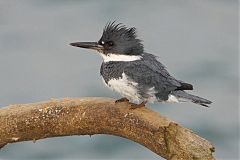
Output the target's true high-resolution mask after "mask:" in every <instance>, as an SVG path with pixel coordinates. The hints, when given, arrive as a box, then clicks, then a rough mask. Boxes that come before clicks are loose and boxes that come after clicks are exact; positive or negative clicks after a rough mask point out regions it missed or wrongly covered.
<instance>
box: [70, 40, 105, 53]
mask: <svg viewBox="0 0 240 160" xmlns="http://www.w3.org/2000/svg"><path fill="white" fill-rule="evenodd" d="M70 45H71V46H74V47H80V48H87V49H94V50H97V51H99V50H103V49H104V48H103V46H102V45H99V44H98V43H97V42H74V43H70Z"/></svg>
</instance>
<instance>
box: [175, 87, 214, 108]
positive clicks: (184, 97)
mask: <svg viewBox="0 0 240 160" xmlns="http://www.w3.org/2000/svg"><path fill="white" fill-rule="evenodd" d="M171 95H173V96H174V97H176V98H177V100H178V101H179V102H187V101H190V102H193V103H196V104H199V105H202V106H205V107H208V105H209V104H211V103H212V102H211V101H209V100H207V99H204V98H201V97H198V96H194V95H192V94H189V93H187V92H185V91H181V90H176V91H172V92H171Z"/></svg>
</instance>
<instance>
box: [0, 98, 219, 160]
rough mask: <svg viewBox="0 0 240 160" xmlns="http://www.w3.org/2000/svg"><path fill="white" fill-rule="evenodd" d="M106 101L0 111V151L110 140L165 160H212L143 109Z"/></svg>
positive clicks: (203, 146)
mask: <svg viewBox="0 0 240 160" xmlns="http://www.w3.org/2000/svg"><path fill="white" fill-rule="evenodd" d="M130 108H131V107H130V104H128V103H127V102H121V103H117V104H115V103H114V100H113V99H106V98H64V99H51V100H49V101H47V102H40V103H32V104H16V105H10V106H7V107H3V108H1V109H0V148H2V147H3V146H5V145H6V144H8V143H15V142H20V141H28V140H33V141H35V140H38V139H43V138H48V137H57V136H70V135H93V134H110V135H116V136H121V137H124V138H127V139H130V140H132V141H135V142H137V143H140V144H142V145H144V146H145V147H147V148H148V149H150V150H151V151H153V152H155V153H156V154H158V155H159V156H162V157H164V158H166V159H171V160H173V159H176V160H179V159H204V160H205V159H206V160H211V159H214V157H213V155H212V153H213V152H214V147H213V146H212V145H211V144H210V143H209V142H208V141H207V140H205V139H203V138H201V137H199V136H198V135H196V134H194V133H193V132H192V131H190V130H188V129H186V128H183V127H181V126H180V125H178V124H177V123H175V122H173V121H171V120H169V119H168V118H166V117H164V116H161V115H159V114H158V113H156V112H153V111H151V110H149V109H148V108H146V107H144V108H137V109H134V110H133V109H130Z"/></svg>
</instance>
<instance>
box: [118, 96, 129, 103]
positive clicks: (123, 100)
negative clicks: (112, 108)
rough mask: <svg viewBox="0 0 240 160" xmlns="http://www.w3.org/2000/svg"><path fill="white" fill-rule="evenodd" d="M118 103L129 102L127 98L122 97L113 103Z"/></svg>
mask: <svg viewBox="0 0 240 160" xmlns="http://www.w3.org/2000/svg"><path fill="white" fill-rule="evenodd" d="M119 102H129V100H128V99H127V98H125V97H123V98H120V99H118V100H116V101H115V103H119Z"/></svg>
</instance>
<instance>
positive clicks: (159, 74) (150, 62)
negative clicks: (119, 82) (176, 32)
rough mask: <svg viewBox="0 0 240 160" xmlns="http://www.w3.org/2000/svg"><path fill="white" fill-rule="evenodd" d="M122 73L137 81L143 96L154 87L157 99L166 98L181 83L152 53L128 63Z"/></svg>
mask: <svg viewBox="0 0 240 160" xmlns="http://www.w3.org/2000/svg"><path fill="white" fill-rule="evenodd" d="M124 73H125V74H126V75H127V76H129V77H131V78H132V79H133V81H135V82H137V83H138V86H139V87H140V88H139V91H140V92H141V93H140V94H141V95H142V96H143V97H144V96H147V95H145V94H146V93H147V92H148V90H149V89H150V88H152V87H154V90H155V92H156V93H155V95H156V97H157V98H159V100H167V99H168V95H169V93H170V92H171V91H173V90H176V89H177V88H178V87H181V83H180V82H179V81H178V80H176V79H175V78H174V77H172V76H171V75H170V74H169V73H168V71H167V70H166V69H165V67H164V65H163V64H161V63H160V62H159V61H157V59H156V57H155V56H154V55H152V54H147V53H145V54H144V55H143V58H142V59H141V60H139V61H134V62H131V63H128V65H126V67H125V69H124Z"/></svg>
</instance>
